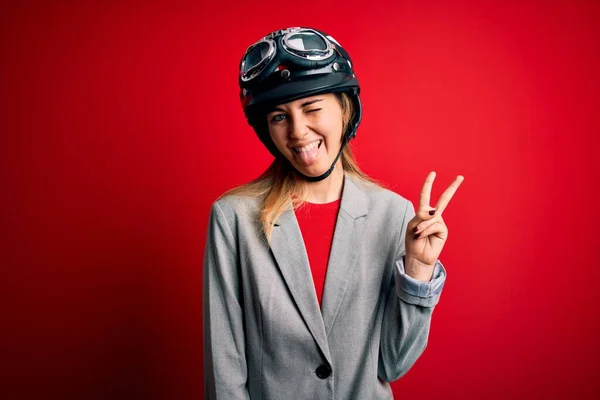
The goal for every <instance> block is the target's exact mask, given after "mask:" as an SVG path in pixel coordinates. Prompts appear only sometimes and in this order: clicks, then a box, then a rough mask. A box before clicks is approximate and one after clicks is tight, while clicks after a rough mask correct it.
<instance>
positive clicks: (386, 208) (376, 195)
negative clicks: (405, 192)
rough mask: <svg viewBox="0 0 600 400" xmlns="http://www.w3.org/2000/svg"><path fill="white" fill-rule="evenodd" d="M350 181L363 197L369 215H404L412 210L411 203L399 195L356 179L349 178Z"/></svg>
mask: <svg viewBox="0 0 600 400" xmlns="http://www.w3.org/2000/svg"><path fill="white" fill-rule="evenodd" d="M350 180H351V182H352V183H353V184H354V185H355V186H356V187H357V188H359V190H360V191H361V192H362V194H363V195H364V196H365V199H366V202H367V207H368V209H369V213H371V212H376V213H377V212H382V213H390V212H399V213H405V212H408V210H409V209H413V204H412V203H411V201H410V200H408V199H407V198H405V197H404V196H402V195H401V194H399V193H396V192H394V191H392V190H390V189H386V188H384V187H382V186H380V185H378V184H375V183H370V182H365V181H362V180H358V179H356V178H350ZM388 215H389V214H388Z"/></svg>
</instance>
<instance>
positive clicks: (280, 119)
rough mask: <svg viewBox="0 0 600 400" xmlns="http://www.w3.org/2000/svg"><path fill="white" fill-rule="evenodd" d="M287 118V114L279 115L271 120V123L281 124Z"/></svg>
mask: <svg viewBox="0 0 600 400" xmlns="http://www.w3.org/2000/svg"><path fill="white" fill-rule="evenodd" d="M286 118H287V116H286V115H285V114H277V115H274V116H273V117H272V118H271V122H280V121H283V120H284V119H286Z"/></svg>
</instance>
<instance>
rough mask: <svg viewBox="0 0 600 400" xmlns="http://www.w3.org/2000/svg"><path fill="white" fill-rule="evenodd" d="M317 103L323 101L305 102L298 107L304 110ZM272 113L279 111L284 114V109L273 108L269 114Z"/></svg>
mask: <svg viewBox="0 0 600 400" xmlns="http://www.w3.org/2000/svg"><path fill="white" fill-rule="evenodd" d="M319 101H323V99H315V100H309V101H305V102H304V103H302V104H301V105H300V107H302V108H304V107H307V106H310V105H311V104H314V103H318V102H319ZM274 111H281V112H285V110H284V109H282V108H279V107H273V108H272V109H271V110H270V111H269V113H272V112H274Z"/></svg>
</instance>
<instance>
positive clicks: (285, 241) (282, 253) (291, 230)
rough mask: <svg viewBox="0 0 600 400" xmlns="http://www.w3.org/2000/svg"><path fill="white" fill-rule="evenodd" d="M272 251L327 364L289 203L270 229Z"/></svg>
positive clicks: (312, 289) (308, 274)
mask: <svg viewBox="0 0 600 400" xmlns="http://www.w3.org/2000/svg"><path fill="white" fill-rule="evenodd" d="M271 251H272V252H273V255H274V256H275V259H276V261H277V265H278V266H279V270H280V271H281V274H282V275H283V278H284V279H285V282H286V284H287V287H288V289H289V291H290V293H291V294H292V297H293V298H294V302H295V303H296V305H297V306H298V309H299V310H300V313H301V314H302V317H303V318H304V321H305V323H306V325H307V326H308V329H309V330H310V332H311V334H312V336H313V337H314V339H315V341H316V342H317V344H318V345H319V347H320V349H321V351H322V352H323V354H324V356H325V358H326V359H327V361H328V362H329V363H331V362H332V361H331V355H330V353H329V345H328V344H327V337H326V335H325V327H324V325H323V318H322V316H321V311H320V310H319V303H318V301H317V297H316V295H315V287H314V284H313V280H312V274H311V271H310V266H309V263H308V257H307V255H306V248H305V246H304V241H303V239H302V233H301V231H300V227H299V225H298V220H297V219H296V214H295V213H294V210H293V208H292V205H291V203H290V205H289V207H288V209H287V210H286V211H285V212H284V213H283V214H282V215H281V216H280V217H279V219H278V220H277V222H276V224H275V227H274V228H273V232H272V235H271Z"/></svg>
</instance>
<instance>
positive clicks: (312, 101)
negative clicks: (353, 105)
mask: <svg viewBox="0 0 600 400" xmlns="http://www.w3.org/2000/svg"><path fill="white" fill-rule="evenodd" d="M342 115H343V113H342V108H341V106H340V103H339V102H338V100H337V98H336V96H335V95H334V94H332V93H328V94H322V95H317V96H311V97H305V98H303V99H299V100H296V101H292V102H290V103H286V104H281V105H278V106H277V107H274V108H273V109H272V110H271V112H269V113H268V114H267V123H268V126H269V133H270V135H271V139H272V140H273V143H275V146H277V149H279V151H280V152H281V154H283V155H284V156H285V158H287V159H288V160H289V162H290V163H291V164H292V165H293V166H294V167H295V168H296V169H297V170H298V171H299V172H301V173H302V174H304V175H306V176H319V175H321V174H323V173H325V172H326V171H327V170H328V169H329V167H331V164H332V163H333V161H334V160H335V157H336V156H337V154H338V152H339V151H340V147H341V140H342V124H343V123H342Z"/></svg>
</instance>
